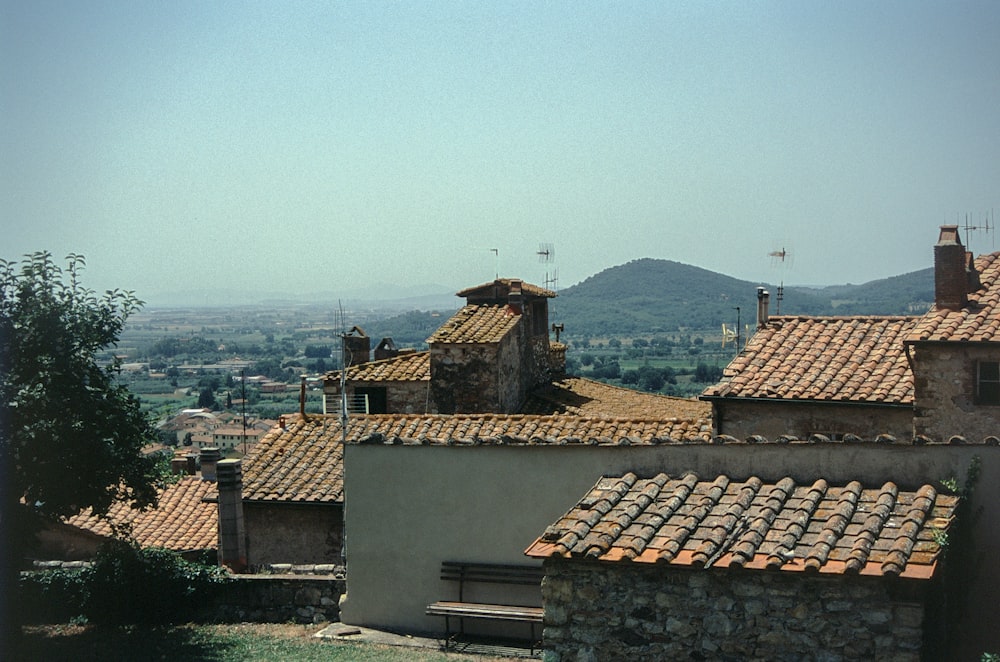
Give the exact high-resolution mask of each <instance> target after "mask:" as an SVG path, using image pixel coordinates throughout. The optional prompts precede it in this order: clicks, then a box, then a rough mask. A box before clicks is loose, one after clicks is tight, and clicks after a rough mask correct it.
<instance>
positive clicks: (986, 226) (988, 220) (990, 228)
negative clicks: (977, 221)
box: [962, 209, 996, 251]
mask: <svg viewBox="0 0 1000 662" xmlns="http://www.w3.org/2000/svg"><path fill="white" fill-rule="evenodd" d="M992 215H993V210H992V209H991V210H990V213H989V214H987V215H986V220H985V221H984V222H983V225H970V224H969V215H968V214H966V215H965V224H964V225H963V226H962V229H963V230H965V246H966V248H968V249H969V250H970V251H971V250H972V243H971V242H970V241H969V232H971V231H973V230H975V231H977V232H978V231H979V230H982V231H983V232H985V233H986V234H989V233H990V232H992V231H993V230H994V229H996V226H995V225H993V224H992V222H991V218H990V217H991V216H992Z"/></svg>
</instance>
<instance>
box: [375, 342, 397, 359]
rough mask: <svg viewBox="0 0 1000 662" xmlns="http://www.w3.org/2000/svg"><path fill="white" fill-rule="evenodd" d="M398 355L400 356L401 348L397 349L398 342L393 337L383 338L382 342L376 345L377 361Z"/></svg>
mask: <svg viewBox="0 0 1000 662" xmlns="http://www.w3.org/2000/svg"><path fill="white" fill-rule="evenodd" d="M397 356H399V349H397V347H396V343H394V342H393V341H392V338H382V342H380V343H379V344H378V345H376V347H375V360H376V361H381V360H382V359H391V358H395V357H397Z"/></svg>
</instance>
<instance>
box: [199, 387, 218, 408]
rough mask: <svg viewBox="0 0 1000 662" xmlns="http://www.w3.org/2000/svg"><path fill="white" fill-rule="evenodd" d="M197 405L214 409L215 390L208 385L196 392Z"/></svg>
mask: <svg viewBox="0 0 1000 662" xmlns="http://www.w3.org/2000/svg"><path fill="white" fill-rule="evenodd" d="M198 407H199V408H201V409H215V407H216V403H215V392H214V391H213V390H212V389H211V388H209V387H208V386H206V387H204V388H202V389H201V391H200V392H199V393H198Z"/></svg>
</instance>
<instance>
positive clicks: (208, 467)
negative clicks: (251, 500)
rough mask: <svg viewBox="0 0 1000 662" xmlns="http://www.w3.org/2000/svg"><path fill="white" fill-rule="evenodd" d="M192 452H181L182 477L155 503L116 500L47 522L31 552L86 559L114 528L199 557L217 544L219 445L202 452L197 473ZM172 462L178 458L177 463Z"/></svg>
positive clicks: (140, 540)
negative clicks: (101, 511)
mask: <svg viewBox="0 0 1000 662" xmlns="http://www.w3.org/2000/svg"><path fill="white" fill-rule="evenodd" d="M194 458H195V456H194V455H192V457H191V458H190V460H189V459H188V458H179V460H181V461H182V462H183V465H184V466H183V470H181V471H180V473H181V474H182V475H181V477H180V478H179V479H178V480H177V481H176V482H174V483H171V484H169V485H167V486H166V487H165V488H163V489H162V490H160V492H159V494H158V496H157V499H158V503H157V507H156V508H152V509H149V510H144V511H140V510H135V509H133V508H132V507H131V506H130V505H129V504H127V503H122V502H115V503H114V504H113V505H112V506H111V508H110V510H109V511H108V513H107V515H106V516H105V517H97V516H96V515H94V514H93V513H92V512H91V511H90V510H89V509H88V510H85V511H83V512H80V513H78V514H76V515H72V516H70V517H66V518H63V519H62V520H61V521H60V522H56V523H53V524H48V525H46V526H45V527H44V528H42V529H41V530H40V531H39V533H38V534H37V536H36V543H37V544H36V545H35V546H34V547H33V549H32V554H33V556H35V558H37V559H43V560H63V561H84V560H90V559H92V558H93V557H94V555H95V554H96V553H97V551H98V549H99V548H100V547H101V545H103V544H104V543H106V542H107V541H109V540H111V539H112V538H114V537H116V531H115V529H118V530H119V532H124V533H126V534H127V535H128V536H130V537H131V538H132V539H133V540H135V542H136V543H138V544H139V545H140V546H142V547H163V548H165V549H169V550H172V551H175V552H177V553H179V554H180V555H181V556H183V557H185V558H187V559H190V560H194V559H199V560H203V559H204V558H205V556H206V554H213V553H214V552H215V551H216V549H217V548H218V544H219V531H218V521H219V520H218V488H217V486H216V482H215V469H214V466H215V462H216V461H217V460H218V458H219V455H218V451H217V450H214V451H213V450H208V451H206V452H203V454H202V458H201V467H202V470H201V473H200V475H195V474H196V463H195V461H194ZM175 466H176V464H175Z"/></svg>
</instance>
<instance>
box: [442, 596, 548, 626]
mask: <svg viewBox="0 0 1000 662" xmlns="http://www.w3.org/2000/svg"><path fill="white" fill-rule="evenodd" d="M427 613H428V614H429V615H431V616H460V617H463V618H492V619H497V620H502V621H528V622H531V623H541V622H542V615H543V613H544V610H543V609H542V608H541V607H518V606H515V605H490V604H482V603H477V602H445V601H441V602H435V603H433V604H429V605H427Z"/></svg>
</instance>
